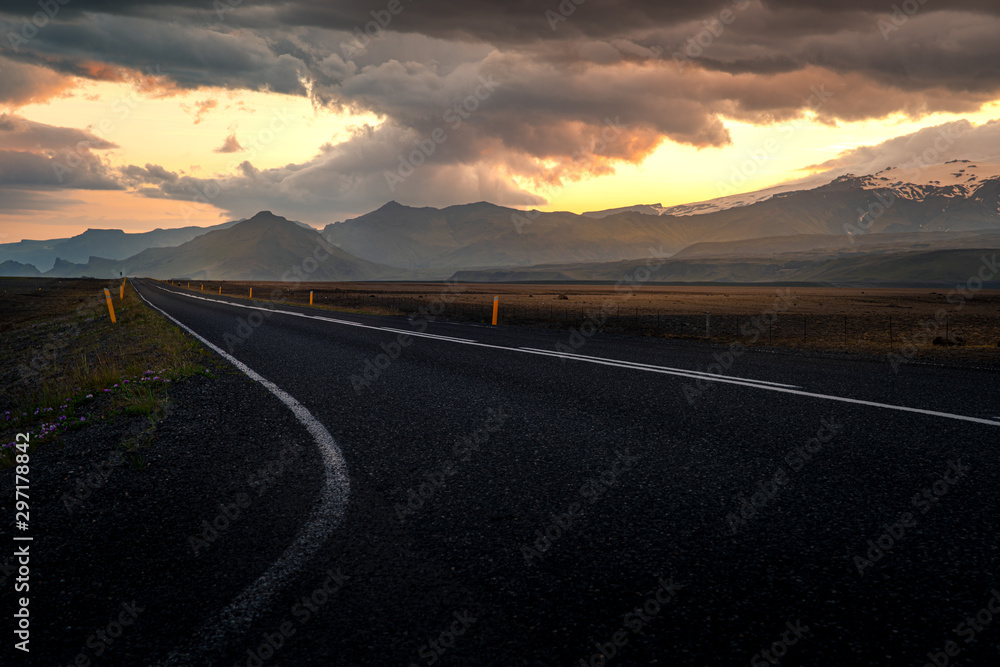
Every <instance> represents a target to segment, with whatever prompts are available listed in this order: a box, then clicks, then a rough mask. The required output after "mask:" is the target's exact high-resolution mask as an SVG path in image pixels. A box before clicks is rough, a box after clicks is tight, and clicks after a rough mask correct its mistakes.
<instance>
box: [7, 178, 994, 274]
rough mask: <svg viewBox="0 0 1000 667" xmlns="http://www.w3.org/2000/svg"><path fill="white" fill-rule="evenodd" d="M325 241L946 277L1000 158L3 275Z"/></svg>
mask: <svg viewBox="0 0 1000 667" xmlns="http://www.w3.org/2000/svg"><path fill="white" fill-rule="evenodd" d="M171 243H173V244H174V245H170V244H171ZM316 247H320V248H325V250H322V251H321V252H323V253H326V254H329V259H327V260H326V261H324V262H322V263H320V265H319V266H318V267H316V268H315V270H314V271H313V272H312V275H311V277H310V279H312V280H417V279H425V280H430V279H438V280H439V279H445V278H448V277H452V276H454V277H456V278H461V279H467V280H483V281H493V280H505V281H512V280H615V279H617V278H620V277H621V275H623V274H622V271H623V270H624V271H627V268H626V267H627V266H628V265H630V263H635V262H636V261H643V260H646V259H648V258H649V257H651V256H657V257H670V259H669V260H668V261H667V262H666V263H665V264H664V266H663V267H662V268H661V270H660V271H658V273H657V277H656V278H655V280H658V281H668V282H672V281H740V282H757V281H777V280H780V281H786V280H794V281H821V282H830V283H851V284H853V283H857V282H862V283H863V282H896V283H898V282H913V281H919V282H934V283H936V282H947V281H950V280H956V279H958V278H956V276H966V277H968V275H973V274H974V273H975V266H974V264H975V263H978V262H979V259H978V257H977V256H976V252H978V251H981V250H988V249H991V248H998V247H1000V166H998V165H992V164H977V163H972V162H969V161H966V160H953V161H951V162H948V163H944V164H941V165H935V166H933V167H929V168H921V169H918V170H903V169H898V168H889V169H885V170H883V171H880V172H877V173H874V174H867V175H861V176H856V175H852V174H847V175H844V176H840V177H838V178H836V179H833V180H831V181H829V182H827V183H825V184H823V185H820V186H818V187H811V188H804V189H795V188H794V187H790V186H779V187H776V188H769V189H767V190H761V191H758V192H753V193H745V194H742V195H733V196H728V197H722V198H719V199H716V200H711V201H707V202H695V203H693V204H687V205H683V206H673V207H662V206H660V205H637V206H632V207H624V208H619V209H610V210H606V211H593V212H588V213H585V214H582V215H580V214H575V213H569V212H544V213H543V212H538V211H521V210H516V209H511V208H506V207H503V206H497V205H495V204H491V203H489V202H478V203H473V204H464V205H458V206H449V207H446V208H442V209H437V208H431V207H422V208H415V207H410V206H405V205H403V204H400V203H397V202H389V203H387V204H385V205H384V206H382V207H381V208H379V209H377V210H375V211H372V212H370V213H367V214H365V215H362V216H360V217H357V218H354V219H351V220H346V221H344V222H338V223H334V224H330V225H327V226H326V227H325V228H324V229H323V230H322V232H319V231H317V230H315V229H314V228H312V227H309V226H308V225H304V224H302V223H295V222H292V221H289V220H286V219H285V218H282V217H280V216H276V215H274V214H272V213H270V212H268V211H262V212H261V213H258V214H257V215H255V216H253V217H252V218H249V219H247V220H240V221H232V222H227V223H225V224H222V225H216V226H214V227H209V228H198V227H186V228H182V229H177V230H155V231H153V232H148V233H146V234H125V233H124V232H121V231H120V230H88V231H87V232H84V233H83V234H81V235H79V236H76V237H73V238H70V239H58V240H55V241H21V242H19V243H13V244H3V245H0V275H46V276H50V275H51V276H73V275H92V276H97V277H103V276H112V275H118V272H123V273H126V274H130V275H146V276H153V277H158V278H191V279H198V278H202V279H217V280H218V279H232V280H235V279H243V280H281V279H283V278H284V279H287V277H288V274H287V272H288V271H289V270H291V269H292V267H294V266H296V265H301V263H302V262H303V260H304V259H305V258H307V257H308V256H309V255H310V253H312V252H313V251H314V249H315V248H316ZM934 253H945V254H943V255H942V254H934ZM980 254H982V253H980ZM84 255H86V257H84ZM32 259H33V260H35V261H33V262H32V261H28V260H32ZM48 262H51V268H47V269H46V267H47V266H49V264H48ZM970 263H971V264H970ZM921 265H923V266H926V267H928V268H926V270H921V269H920V268H919V267H920V266H921ZM39 269H45V271H44V272H42V271H41V270H39ZM970 271H971V273H970Z"/></svg>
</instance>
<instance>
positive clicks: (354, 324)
mask: <svg viewBox="0 0 1000 667" xmlns="http://www.w3.org/2000/svg"><path fill="white" fill-rule="evenodd" d="M157 287H159V286H157ZM160 289H161V290H163V291H164V292H167V293H169V294H174V295H176V296H186V297H187V298H189V299H198V300H199V301H211V302H212V303H221V304H223V305H225V306H234V307H236V308H247V309H249V310H262V311H264V312H267V313H281V314H282V315H294V316H295V317H304V318H306V319H307V320H321V321H323V322H333V323H334V324H345V325H347V326H350V327H360V328H362V329H374V330H375V331H393V332H396V333H404V334H406V335H407V336H416V337H418V338H440V339H444V340H454V341H459V342H463V343H473V342H475V341H474V340H473V339H471V338H450V337H448V336H441V335H438V334H429V333H420V332H419V331H406V330H404V329H393V328H391V327H379V326H374V325H371V324H361V323H360V322H352V321H350V320H339V319H337V318H335V317H323V316H322V315H307V314H306V313H298V312H295V311H294V310H281V309H279V308H268V307H266V306H254V305H251V304H248V303H233V302H232V301H221V300H219V299H209V298H208V297H204V296H198V295H197V294H187V293H185V292H174V291H173V290H168V289H166V288H164V287H160Z"/></svg>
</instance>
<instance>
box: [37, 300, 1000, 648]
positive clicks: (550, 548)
mask: <svg viewBox="0 0 1000 667" xmlns="http://www.w3.org/2000/svg"><path fill="white" fill-rule="evenodd" d="M133 284H134V285H135V286H136V288H137V289H138V291H139V293H140V294H141V295H142V296H143V298H145V299H147V300H148V302H149V303H150V304H151V305H152V306H154V307H156V308H158V309H161V310H162V311H163V312H164V313H165V314H167V315H169V316H170V317H171V318H174V319H175V320H176V321H177V322H178V323H179V324H181V325H183V326H184V327H186V328H188V329H189V330H190V331H191V332H193V333H194V334H197V336H199V337H201V338H202V339H203V340H204V341H206V342H207V344H210V345H212V346H214V347H216V348H217V349H218V350H219V351H221V352H224V353H225V355H228V356H229V357H230V358H231V360H233V361H236V362H238V365H239V367H240V371H239V373H244V372H245V373H249V374H250V375H251V377H252V378H253V379H254V380H257V381H258V382H257V383H256V384H254V383H251V382H250V381H249V380H246V381H243V380H242V379H240V381H241V382H243V384H242V385H240V386H245V387H247V388H248V389H247V392H250V389H249V387H250V386H251V385H252V386H253V392H256V393H253V396H254V399H253V401H254V405H252V406H250V407H249V411H250V413H251V414H256V413H259V414H275V415H277V414H278V413H279V412H280V413H282V414H283V415H284V419H285V421H280V418H279V417H277V416H276V417H274V418H273V419H274V420H275V421H273V424H274V427H273V428H274V431H273V432H270V431H269V428H268V427H266V426H265V427H259V426H254V427H253V429H252V430H253V433H252V435H247V439H253V440H254V442H256V443H257V444H255V446H254V450H253V451H254V452H255V454H254V455H253V456H249V455H247V456H241V454H240V451H241V448H242V447H244V446H247V445H245V443H244V440H243V439H242V438H241V437H238V436H237V437H232V438H229V439H223V440H222V441H221V444H216V445H213V447H215V448H217V451H215V450H213V451H214V453H213V454H212V456H211V458H210V459H207V460H206V462H205V463H204V464H203V465H202V466H200V467H198V469H193V467H192V466H188V467H179V470H178V471H177V473H176V475H177V477H176V482H177V484H185V483H186V482H185V481H184V480H185V479H186V476H187V477H190V478H191V479H192V480H194V481H193V482H192V486H193V488H200V489H202V491H201V493H202V494H203V495H201V496H199V497H198V498H197V506H198V507H201V512H202V513H201V514H200V515H199V514H197V512H195V513H193V514H191V516H192V517H194V518H191V519H186V521H180V520H177V521H174V522H172V523H171V522H169V521H167V520H166V519H165V518H161V517H157V516H147V517H145V518H144V521H145V523H144V526H145V527H146V533H147V537H146V538H144V540H143V541H142V542H137V543H136V545H135V550H136V553H135V554H133V556H134V561H132V562H141V561H142V554H143V550H144V549H145V550H146V551H148V552H149V553H150V554H152V553H154V552H163V551H164V550H167V551H169V550H171V549H173V550H176V552H177V553H181V552H182V551H184V553H185V555H184V556H183V558H180V560H178V558H172V559H171V560H169V562H168V563H167V564H164V566H163V567H164V568H166V569H168V570H169V569H170V568H172V567H175V568H177V569H176V572H173V573H172V574H171V575H170V576H171V577H172V578H176V587H177V589H178V591H181V590H183V591H184V592H183V594H182V593H180V592H179V593H178V595H177V596H176V597H175V596H172V595H170V594H169V593H164V592H163V591H164V587H163V586H162V585H161V586H159V587H158V588H157V589H156V590H157V593H156V596H157V597H156V599H155V600H150V599H149V596H148V595H144V593H143V591H142V588H143V585H144V584H143V577H144V576H149V577H153V576H155V575H153V574H148V575H140V574H137V573H135V572H127V571H117V572H115V571H112V572H104V573H103V574H96V575H95V576H103V577H106V578H108V579H115V578H126V579H129V580H130V582H131V583H130V585H131V588H130V589H129V590H133V591H136V592H135V597H136V598H137V599H141V600H145V602H141V603H140V604H145V605H146V606H147V608H150V609H151V611H149V612H143V613H145V614H146V618H148V619H156V622H153V621H152V620H149V621H146V622H145V623H142V622H141V620H142V618H143V617H141V616H140V622H139V623H136V624H135V629H128V630H126V633H132V634H131V635H129V636H128V646H127V648H126V646H124V645H123V646H122V648H121V649H120V650H119V649H116V650H114V651H113V650H108V651H107V655H106V659H105V660H104V662H105V664H113V663H115V662H116V661H122V664H125V663H126V662H129V661H138V662H141V663H144V664H224V665H234V664H238V665H247V666H248V667H253V666H255V665H411V664H412V665H428V666H429V665H436V664H440V665H538V666H547V665H601V664H620V665H645V664H661V665H674V664H684V665H707V664H712V665H716V664H733V665H737V664H739V665H747V664H749V665H770V664H782V665H798V664H809V665H844V664H851V665H886V664H892V665H924V664H938V665H943V664H945V663H946V662H947V663H948V664H953V663H959V664H970V665H971V664H987V663H988V662H990V661H991V660H993V659H995V658H996V656H997V655H998V654H1000V618H994V617H995V616H996V614H994V613H993V611H992V610H996V611H997V612H998V613H1000V592H997V591H1000V576H998V561H997V559H998V556H1000V550H998V543H1000V538H998V535H1000V532H998V530H997V527H998V526H997V524H998V519H997V517H998V516H1000V513H998V510H1000V503H998V499H997V497H998V489H1000V463H998V461H1000V458H998V456H997V449H998V445H1000V399H998V392H997V375H996V373H994V372H989V371H986V370H969V369H955V368H946V367H936V366H922V365H914V364H907V365H904V366H902V367H901V368H900V369H899V371H898V372H893V370H892V369H891V368H890V366H889V364H887V363H885V362H879V361H871V360H868V361H859V360H848V359H831V358H822V357H818V356H805V355H800V354H792V353H787V354H786V353H775V352H753V351H746V352H741V351H740V350H739V349H737V350H736V353H735V354H733V353H732V352H729V351H728V350H727V349H726V348H721V347H714V346H707V345H702V344H698V343H693V342H681V341H664V340H655V339H647V338H633V337H624V336H610V335H602V334H597V335H594V336H589V337H584V336H577V337H574V338H572V339H571V338H570V335H569V333H568V332H558V331H545V330H532V329H526V328H513V327H509V328H508V327H502V326H501V327H496V328H494V327H489V326H483V325H472V324H470V325H460V324H449V323H443V322H441V323H436V322H426V321H423V320H422V319H421V318H417V319H416V320H414V321H408V320H407V319H405V318H390V317H377V316H367V315H355V314H344V313H336V312H332V311H325V310H319V309H309V308H306V307H298V306H286V305H277V306H273V305H270V304H266V303H264V302H262V301H249V300H246V299H233V298H226V297H218V296H214V295H204V294H200V293H191V292H187V291H184V290H177V289H174V288H171V287H169V286H165V285H163V284H161V283H156V282H153V281H134V282H133ZM227 363H228V362H227ZM234 372H235V371H234ZM241 377H242V376H241ZM227 381H228V382H234V381H235V380H233V379H229V380H227ZM261 381H263V382H264V383H266V385H267V387H262V385H261V384H260V382H261ZM265 389H266V390H265ZM234 393H236V394H241V393H242V390H240V391H237V392H234ZM247 395H248V396H249V395H251V394H250V393H247ZM232 400H236V398H235V397H232ZM227 416H230V415H226V414H220V415H218V419H216V420H215V421H214V425H213V427H212V428H216V429H223V430H224V429H226V428H231V426H227ZM240 419H241V420H242V421H244V422H248V420H250V418H249V417H247V416H243V417H240ZM215 435H219V434H215ZM187 437H189V438H190V439H191V446H192V447H197V444H196V441H197V435H196V433H195V432H192V433H190V434H188V436H187ZM215 440H219V438H218V437H217V438H215ZM290 442H291V443H293V445H289V444H288V443H290ZM292 446H294V448H295V453H294V455H291V454H290V455H289V456H288V457H287V458H288V461H289V462H287V463H284V462H283V461H284V458H283V456H282V452H283V451H291V450H288V449H287V448H288V447H292ZM269 461H278V462H283V463H279V464H278V465H275V466H273V467H272V469H271V470H272V473H273V475H272V476H271V477H267V478H266V482H267V483H266V484H265V486H266V487H267V489H268V490H267V493H263V494H259V497H260V498H262V500H260V501H257V500H256V498H257V497H258V495H257V494H255V493H254V492H253V491H252V489H253V488H256V487H254V486H253V484H252V480H251V481H250V487H248V479H249V477H252V475H253V471H254V470H259V469H261V466H263V465H264V464H266V463H267V462H269ZM213 462H214V463H213ZM247 471H250V475H249V477H248V475H247ZM206 478H208V479H210V480H211V481H210V482H205V481H204V480H205V479H206ZM198 480H201V481H200V482H199V481H198ZM258 481H259V480H258ZM241 494H246V495H241ZM272 496H273V498H272ZM247 497H249V498H251V500H250V501H247V502H245V503H244V502H243V501H245V500H246V498H247ZM178 502H181V501H178ZM184 502H187V503H191V502H193V501H192V500H191V499H187V500H185V501H184ZM220 503H221V509H220ZM241 503H243V504H246V505H247V506H246V507H242V505H241ZM237 507H239V516H238V518H236V519H233V520H232V521H227V520H218V521H217V525H223V524H225V525H226V528H225V530H220V531H218V532H217V534H215V535H214V537H213V534H212V533H211V531H209V532H207V533H205V532H204V531H203V532H202V533H200V534H201V535H202V537H203V538H204V539H205V543H204V545H203V546H204V547H205V548H204V549H202V553H200V554H199V555H198V556H197V557H194V556H193V555H192V554H191V551H193V550H194V549H196V547H197V545H198V544H199V543H198V542H197V540H196V541H195V542H194V543H192V541H191V537H192V535H195V534H199V533H198V531H197V530H195V529H197V528H198V527H199V526H200V525H201V524H200V522H198V521H197V518H198V517H200V516H204V517H205V518H207V519H213V520H214V519H217V517H218V515H219V514H220V512H221V513H225V512H227V511H228V512H230V513H232V514H234V515H235V514H237V511H236V510H237ZM227 508H228V509H227ZM163 511H164V512H165V513H166V512H167V511H168V510H167V509H164V510H163ZM168 525H169V526H170V527H167V526H168ZM184 526H193V528H192V529H191V530H187V532H185V531H184V529H183V527H184ZM150 527H153V528H155V530H150ZM178 530H179V531H180V532H178ZM192 544H193V545H194V546H192ZM188 547H191V548H190V549H188ZM185 550H187V551H185ZM53 567H55V566H53ZM112 597H113V596H112ZM125 602H127V601H125ZM108 604H110V603H106V604H105V606H104V607H102V611H101V612H100V614H103V615H105V616H106V615H107V614H108V613H110V612H109V610H110V611H114V610H113V609H111V607H109V606H108ZM977 616H978V619H977ZM977 628H978V629H977ZM43 632H45V631H44V630H43V629H39V633H43ZM53 634H54V635H57V634H58V633H56V632H53ZM80 639H81V637H80V636H79V632H77V634H76V635H75V636H72V637H70V638H66V637H64V636H63V635H59V639H56V638H55V637H54V638H53V646H56V647H57V648H58V659H59V660H62V661H64V663H62V664H72V660H73V659H74V655H76V654H77V652H78V648H79V647H78V645H79V644H80V643H81V642H80ZM123 642H124V640H123ZM949 642H950V643H949ZM39 650H43V649H42V647H39ZM52 650H55V649H52ZM116 651H119V652H116ZM126 656H128V657H127V658H126ZM935 661H936V662H935ZM95 664H99V661H97V660H95ZM132 664H135V662H133V663H132Z"/></svg>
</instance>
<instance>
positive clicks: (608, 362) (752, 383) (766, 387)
mask: <svg viewBox="0 0 1000 667" xmlns="http://www.w3.org/2000/svg"><path fill="white" fill-rule="evenodd" d="M164 291H169V290H164ZM170 293H171V294H178V292H172V291H171V292H170ZM184 296H189V295H186V294H185V295H184ZM194 298H202V299H203V300H205V301H215V302H216V303H222V304H225V305H229V306H241V307H243V308H248V307H250V306H243V305H242V304H234V303H232V302H229V301H216V300H215V299H205V298H204V297H194ZM258 309H259V310H270V308H258ZM282 312H284V313H286V314H288V315H295V316H298V317H306V318H310V319H323V320H328V321H329V320H330V318H324V317H313V316H311V315H304V314H302V313H295V312H291V311H282ZM344 323H345V324H350V325H351V326H360V327H364V328H366V329H381V327H373V326H369V325H364V324H358V323H356V322H346V321H345V322H344ZM413 335H421V334H413ZM434 337H435V338H437V339H438V340H442V341H446V342H454V343H458V344H460V345H474V346H476V347H486V348H492V349H495V350H506V351H508V352H522V353H524V354H537V355H541V356H547V357H562V358H564V359H571V360H574V361H582V362H586V363H591V364H600V365H603V366H617V367H619V368H630V369H632V370H639V371H645V372H649V373H661V374H664V375H677V376H680V377H687V378H692V379H695V380H704V381H706V382H719V383H722V384H735V385H740V386H743V387H752V388H754V389H760V390H763V391H776V392H779V393H783V394H794V395H796V396H807V397H809V398H819V399H822V400H826V401H837V402H840V403H852V404H854V405H865V406H868V407H872V408H881V409H884V410H897V411H900V412H910V413H915V414H921V415H928V416H931V417H942V418H944V419H955V420H958V421H966V422H973V423H976V424H988V425H989V426H1000V421H993V420H990V419H982V418H980V417H969V416H967V415H958V414H953V413H951V412H939V411H937V410H923V409H921V408H910V407H906V406H905V405H892V404H890V403H879V402H877V401H864V400H861V399H857V398H847V397H844V396H833V395H830V394H817V393H814V392H809V391H802V390H799V389H795V388H792V386H787V387H782V386H772V385H770V384H762V382H761V381H757V380H744V379H728V378H726V377H724V376H706V375H696V373H700V372H701V371H674V370H667V369H666V367H659V366H650V367H649V368H643V367H640V366H634V365H632V362H622V361H618V360H615V359H602V358H601V357H587V356H583V355H578V356H572V357H571V356H568V355H566V354H563V353H560V352H549V351H539V350H536V349H533V348H523V347H506V346H503V345H491V344H489V343H479V342H476V341H470V340H464V339H457V338H448V337H445V336H434Z"/></svg>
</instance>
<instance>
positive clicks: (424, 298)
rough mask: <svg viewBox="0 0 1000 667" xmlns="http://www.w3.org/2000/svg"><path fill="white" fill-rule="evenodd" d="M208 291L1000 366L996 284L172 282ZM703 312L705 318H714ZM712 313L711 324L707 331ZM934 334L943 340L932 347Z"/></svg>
mask: <svg viewBox="0 0 1000 667" xmlns="http://www.w3.org/2000/svg"><path fill="white" fill-rule="evenodd" d="M174 284H175V285H177V286H179V287H185V288H187V287H188V286H190V287H189V288H190V289H192V290H194V291H204V292H207V293H216V294H217V293H219V289H220V288H221V290H222V294H224V295H229V296H240V297H245V298H249V293H250V288H251V287H252V288H253V290H254V295H253V296H254V298H255V299H269V300H276V301H289V302H296V303H308V302H309V292H310V291H312V292H313V303H314V305H317V306H321V307H327V308H332V309H335V310H344V311H354V312H371V313H385V314H398V315H412V314H414V313H417V314H421V313H422V314H429V315H433V316H435V317H437V318H439V319H447V320H455V321H476V322H489V321H490V319H491V315H492V305H493V297H494V296H499V303H500V307H499V323H500V324H508V325H510V324H513V325H528V326H542V327H553V328H563V329H569V328H574V327H580V326H597V327H599V328H600V329H602V330H606V331H620V332H628V333H640V334H644V335H650V336H660V337H667V338H692V339H706V338H707V339H710V340H713V341H718V342H722V341H741V342H743V343H744V344H748V345H764V346H767V345H770V346H774V347H794V348H807V349H824V350H841V351H857V352H865V353H877V354H881V353H893V352H895V353H897V354H904V355H906V356H907V357H908V358H909V357H912V358H918V357H920V358H922V357H933V358H941V359H947V358H961V359H968V360H982V361H987V362H1000V291H997V290H974V289H972V288H970V287H964V288H957V287H956V288H949V289H916V288H906V289H904V288H832V287H766V286H759V287H758V286H713V287H701V286H698V287H695V286H657V285H639V286H634V287H630V286H627V285H623V286H618V287H616V286H615V285H582V284H567V285H550V284H516V285H495V284H481V283H300V284H289V283H271V282H253V283H251V282H219V281H205V282H194V283H188V282H186V281H184V282H175V283H174ZM706 313H707V314H708V316H707V318H706ZM706 319H707V320H708V321H707V329H706ZM935 340H936V341H937V342H936V343H935Z"/></svg>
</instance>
